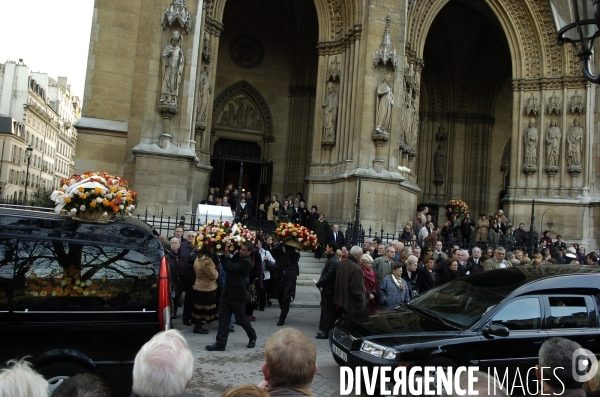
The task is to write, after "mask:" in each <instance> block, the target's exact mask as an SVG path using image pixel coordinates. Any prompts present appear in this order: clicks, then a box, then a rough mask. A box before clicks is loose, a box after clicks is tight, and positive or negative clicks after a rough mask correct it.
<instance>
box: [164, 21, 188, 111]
mask: <svg viewBox="0 0 600 397" xmlns="http://www.w3.org/2000/svg"><path fill="white" fill-rule="evenodd" d="M181 40H182V37H181V35H180V34H179V32H178V31H174V32H173V34H171V42H170V43H169V44H168V45H167V46H165V48H164V50H163V52H162V54H161V56H162V63H163V68H162V69H163V73H164V75H163V82H162V88H161V91H160V102H161V103H165V104H169V103H170V104H176V103H177V95H178V93H179V85H180V84H181V75H182V73H183V66H184V64H185V58H184V56H183V51H182V50H181Z"/></svg>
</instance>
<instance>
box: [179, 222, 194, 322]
mask: <svg viewBox="0 0 600 397" xmlns="http://www.w3.org/2000/svg"><path fill="white" fill-rule="evenodd" d="M194 236H195V234H194V232H187V235H186V237H185V240H184V241H182V242H181V251H183V256H184V257H185V258H186V262H187V264H188V270H187V274H186V276H185V299H184V301H183V325H187V326H188V327H189V326H190V325H192V323H191V319H192V309H193V308H194V288H193V287H194V283H195V282H196V272H195V271H194V262H195V261H196V256H197V252H196V250H195V249H194V244H193V243H194Z"/></svg>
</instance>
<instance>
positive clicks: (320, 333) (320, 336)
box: [317, 332, 329, 339]
mask: <svg viewBox="0 0 600 397" xmlns="http://www.w3.org/2000/svg"><path fill="white" fill-rule="evenodd" d="M317 339H329V336H328V335H327V334H326V333H324V332H319V333H318V334H317Z"/></svg>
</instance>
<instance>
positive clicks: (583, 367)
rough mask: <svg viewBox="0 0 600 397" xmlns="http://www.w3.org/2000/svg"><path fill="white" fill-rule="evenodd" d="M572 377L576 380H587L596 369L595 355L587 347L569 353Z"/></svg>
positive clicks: (592, 375)
mask: <svg viewBox="0 0 600 397" xmlns="http://www.w3.org/2000/svg"><path fill="white" fill-rule="evenodd" d="M571 364H572V372H573V379H575V381H576V382H587V381H588V380H590V379H592V378H593V377H594V375H596V372H597V371H598V360H597V359H596V355H595V354H594V353H592V352H591V351H589V350H588V349H584V348H579V349H577V350H575V351H574V352H573V354H572V355H571Z"/></svg>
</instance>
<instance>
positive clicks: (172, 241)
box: [169, 237, 181, 244]
mask: <svg viewBox="0 0 600 397" xmlns="http://www.w3.org/2000/svg"><path fill="white" fill-rule="evenodd" d="M169 242H171V243H179V244H181V240H180V239H179V237H171V240H169Z"/></svg>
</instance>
